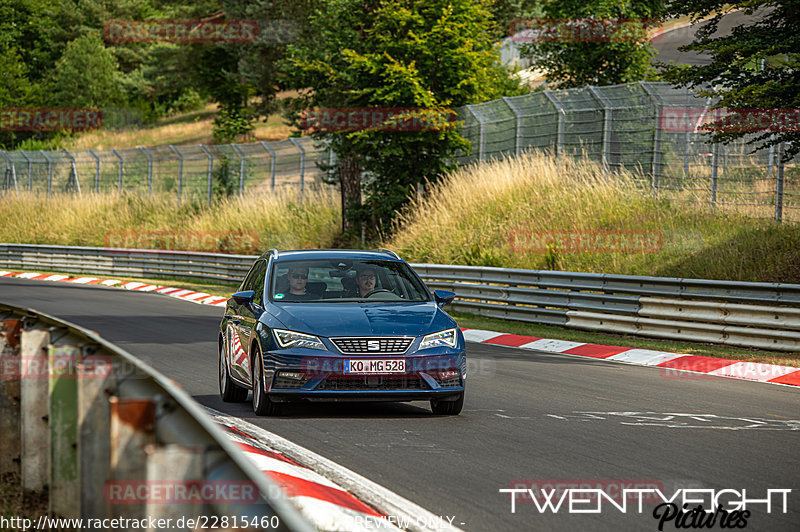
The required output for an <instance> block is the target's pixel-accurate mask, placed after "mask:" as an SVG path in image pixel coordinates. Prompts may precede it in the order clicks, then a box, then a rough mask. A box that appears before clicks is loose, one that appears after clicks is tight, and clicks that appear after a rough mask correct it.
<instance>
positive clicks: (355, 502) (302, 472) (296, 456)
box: [206, 408, 459, 531]
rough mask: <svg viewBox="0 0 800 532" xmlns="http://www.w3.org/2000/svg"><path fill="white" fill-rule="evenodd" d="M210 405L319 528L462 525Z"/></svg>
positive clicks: (212, 412)
mask: <svg viewBox="0 0 800 532" xmlns="http://www.w3.org/2000/svg"><path fill="white" fill-rule="evenodd" d="M206 410H207V412H208V414H209V415H210V416H211V417H212V419H213V420H214V421H215V422H216V423H218V424H220V425H222V427H223V428H224V429H225V430H226V432H227V434H228V437H229V438H231V439H232V440H233V441H234V442H235V443H236V444H237V445H238V446H239V448H240V449H241V450H242V452H244V453H245V455H246V456H247V457H248V458H249V459H250V460H252V462H253V463H254V464H255V466H256V467H258V469H260V470H261V471H263V472H264V473H265V474H266V475H268V476H269V477H270V478H271V479H272V481H273V482H275V483H276V484H277V485H278V486H280V488H281V489H282V490H283V493H284V495H285V496H286V497H287V499H288V500H289V501H290V502H291V503H292V504H294V506H295V507H296V508H297V509H298V510H299V511H300V513H301V514H303V516H304V517H306V518H307V519H308V520H309V521H311V523H312V525H314V526H315V527H316V528H318V529H319V530H326V531H328V530H330V531H363V530H375V529H382V530H412V531H434V530H452V531H458V530H459V529H458V528H456V527H455V523H452V522H451V519H448V518H447V517H445V516H435V515H433V514H431V513H430V512H429V511H427V510H425V509H424V508H422V507H420V506H418V505H416V504H414V503H413V502H411V501H408V500H407V499H404V498H402V497H400V496H399V495H397V494H395V493H392V492H391V491H389V490H387V489H386V488H384V487H383V486H380V485H378V484H375V483H374V482H372V481H370V480H368V479H366V478H364V477H362V476H360V475H358V474H357V473H354V472H353V471H350V470H349V469H347V468H345V467H343V466H341V465H339V464H337V463H335V462H332V461H331V460H328V459H327V458H324V457H322V456H319V455H318V454H315V453H313V452H312V451H309V450H308V449H305V448H304V447H301V446H299V445H297V444H295V443H292V442H290V441H289V440H286V439H284V438H281V437H280V436H278V435H276V434H273V433H271V432H269V431H266V430H264V429H262V428H261V427H258V426H256V425H253V424H252V423H248V422H246V421H243V420H241V419H238V418H234V417H230V416H228V415H226V414H224V413H222V412H219V411H217V410H214V409H211V408H206ZM343 486H347V488H345V487H343ZM376 508H380V509H381V511H378V510H377V509H376Z"/></svg>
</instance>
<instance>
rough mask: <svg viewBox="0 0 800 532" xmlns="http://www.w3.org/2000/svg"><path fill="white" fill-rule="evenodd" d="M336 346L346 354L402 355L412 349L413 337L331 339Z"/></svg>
mask: <svg viewBox="0 0 800 532" xmlns="http://www.w3.org/2000/svg"><path fill="white" fill-rule="evenodd" d="M331 341H332V342H333V343H334V345H335V346H336V347H337V348H338V349H339V351H341V352H342V353H346V354H370V355H372V354H375V355H402V354H403V353H405V352H406V351H408V348H409V347H411V342H413V341H414V338H413V337H409V336H389V337H383V338H378V337H374V336H373V337H360V338H331Z"/></svg>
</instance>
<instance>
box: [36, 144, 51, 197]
mask: <svg viewBox="0 0 800 532" xmlns="http://www.w3.org/2000/svg"><path fill="white" fill-rule="evenodd" d="M39 153H41V154H42V156H44V160H45V161H47V197H48V198H49V197H50V191H51V190H52V189H53V160H52V159H51V158H50V156H49V155H47V152H46V151H44V150H39Z"/></svg>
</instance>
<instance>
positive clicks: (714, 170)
mask: <svg viewBox="0 0 800 532" xmlns="http://www.w3.org/2000/svg"><path fill="white" fill-rule="evenodd" d="M718 173H719V143H718V142H715V143H714V144H712V145H711V198H710V200H709V203H710V205H711V208H714V207H715V206H716V205H717V178H718Z"/></svg>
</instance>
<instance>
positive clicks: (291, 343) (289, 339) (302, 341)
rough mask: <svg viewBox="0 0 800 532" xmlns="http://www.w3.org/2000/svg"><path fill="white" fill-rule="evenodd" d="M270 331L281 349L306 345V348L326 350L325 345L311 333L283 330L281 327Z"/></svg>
mask: <svg viewBox="0 0 800 532" xmlns="http://www.w3.org/2000/svg"><path fill="white" fill-rule="evenodd" d="M272 333H273V334H274V335H275V340H276V341H277V342H278V345H279V346H280V347H281V348H282V349H288V348H290V347H306V348H308V349H322V350H323V351H327V350H328V349H327V348H326V347H325V344H323V343H322V342H321V341H320V339H319V338H317V337H316V336H313V335H311V334H304V333H299V332H295V331H285V330H283V329H272Z"/></svg>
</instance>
